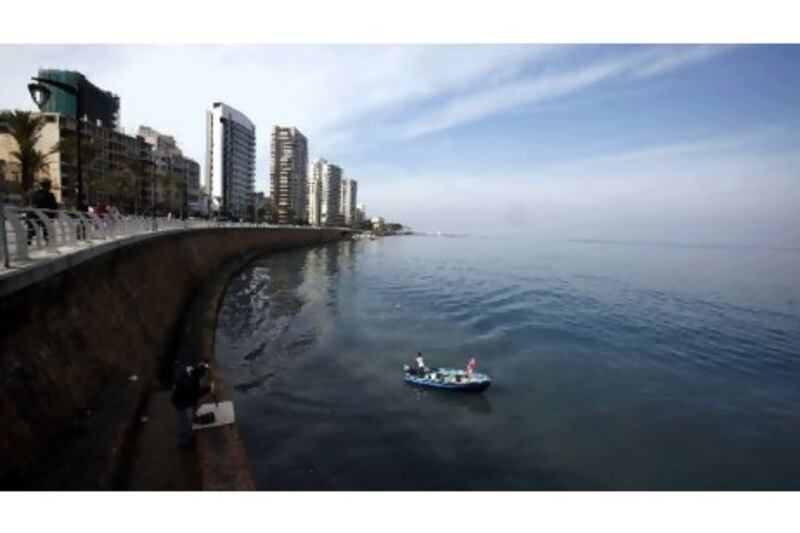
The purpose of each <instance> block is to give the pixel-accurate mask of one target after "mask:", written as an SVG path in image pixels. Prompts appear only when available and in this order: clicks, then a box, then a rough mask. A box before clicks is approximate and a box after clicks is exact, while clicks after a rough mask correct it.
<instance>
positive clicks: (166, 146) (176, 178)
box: [139, 126, 202, 213]
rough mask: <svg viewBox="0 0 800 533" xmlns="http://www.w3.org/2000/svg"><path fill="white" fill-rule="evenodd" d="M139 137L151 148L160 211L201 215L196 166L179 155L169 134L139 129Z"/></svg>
mask: <svg viewBox="0 0 800 533" xmlns="http://www.w3.org/2000/svg"><path fill="white" fill-rule="evenodd" d="M139 136H140V137H142V138H143V139H144V140H145V142H147V144H149V145H150V146H152V147H153V162H154V164H155V172H156V176H158V177H159V178H160V179H159V180H157V182H158V183H157V189H156V190H157V199H158V202H157V203H158V204H159V206H160V207H161V210H162V211H167V212H181V213H184V212H196V213H202V207H201V206H200V165H199V164H198V163H197V161H195V160H194V159H190V158H188V157H186V156H184V155H183V152H182V151H181V149H180V148H179V147H178V144H177V143H176V142H175V138H174V137H172V136H171V135H164V134H162V133H159V132H158V131H156V130H154V129H153V128H150V127H148V126H139Z"/></svg>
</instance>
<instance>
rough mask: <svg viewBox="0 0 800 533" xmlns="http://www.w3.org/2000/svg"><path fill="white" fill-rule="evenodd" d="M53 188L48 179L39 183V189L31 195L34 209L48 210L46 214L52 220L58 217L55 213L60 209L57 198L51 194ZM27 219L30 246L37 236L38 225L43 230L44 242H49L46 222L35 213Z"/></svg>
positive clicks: (29, 214) (30, 214)
mask: <svg viewBox="0 0 800 533" xmlns="http://www.w3.org/2000/svg"><path fill="white" fill-rule="evenodd" d="M51 187H52V182H51V181H50V180H49V179H48V178H44V179H42V180H41V181H40V182H39V188H38V189H37V190H36V191H34V193H33V194H32V195H31V206H32V207H33V208H34V209H47V211H45V214H46V215H47V216H48V217H50V218H54V217H55V216H56V214H55V211H56V210H57V209H58V204H57V203H56V197H55V196H53V193H52V192H50V189H51ZM27 218H28V244H30V243H31V242H32V241H33V238H34V236H35V235H36V225H38V226H40V227H41V228H42V235H43V236H44V240H45V241H47V240H48V238H49V235H48V234H47V226H46V225H45V224H44V222H42V220H41V219H40V218H39V217H38V216H36V214H35V213H28V216H27Z"/></svg>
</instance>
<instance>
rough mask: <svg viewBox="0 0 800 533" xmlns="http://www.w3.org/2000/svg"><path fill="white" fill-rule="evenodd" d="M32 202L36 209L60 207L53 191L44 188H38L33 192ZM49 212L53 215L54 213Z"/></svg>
mask: <svg viewBox="0 0 800 533" xmlns="http://www.w3.org/2000/svg"><path fill="white" fill-rule="evenodd" d="M31 204H32V205H33V207H35V208H36V209H58V204H57V203H56V197H55V196H53V193H51V192H50V191H46V190H44V189H37V190H36V192H34V193H33V196H31ZM48 214H49V215H50V216H52V213H48Z"/></svg>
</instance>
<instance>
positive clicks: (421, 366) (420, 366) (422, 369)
mask: <svg viewBox="0 0 800 533" xmlns="http://www.w3.org/2000/svg"><path fill="white" fill-rule="evenodd" d="M416 362H417V373H418V374H419V375H420V376H424V375H425V374H426V373H427V372H428V368H427V367H426V366H425V359H423V358H422V352H417V361H416Z"/></svg>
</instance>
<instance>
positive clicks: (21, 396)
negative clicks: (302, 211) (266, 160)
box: [0, 228, 346, 488]
mask: <svg viewBox="0 0 800 533" xmlns="http://www.w3.org/2000/svg"><path fill="white" fill-rule="evenodd" d="M345 235H346V233H343V232H342V231H341V230H323V229H264V228H213V229H197V230H189V231H176V232H165V233H160V234H156V235H152V236H146V237H144V238H134V239H128V240H126V241H120V242H114V243H109V244H108V245H106V246H102V247H96V248H94V249H91V250H86V251H83V252H78V253H76V254H72V255H70V256H66V257H63V258H58V259H55V260H53V261H50V262H48V263H46V264H42V265H39V266H37V267H32V268H29V269H26V270H24V271H20V272H19V273H16V274H12V275H7V276H6V277H5V278H2V279H1V280H0V316H2V320H1V321H0V420H2V422H3V424H2V431H0V487H32V488H36V487H42V488H72V487H81V488H110V487H111V486H112V485H113V479H114V477H115V476H116V474H117V471H116V468H117V466H116V465H117V464H118V463H119V460H118V459H119V457H118V456H119V455H120V454H122V453H123V448H124V445H125V442H126V441H127V440H128V439H127V437H129V433H130V427H129V425H126V424H120V423H119V421H120V420H124V419H133V418H134V417H135V416H136V413H137V410H138V409H139V407H140V406H141V403H142V399H143V398H144V396H145V394H146V391H147V388H148V386H149V384H151V383H154V382H155V381H156V380H157V376H158V374H159V372H160V365H161V363H162V362H163V361H165V360H167V359H169V357H167V356H169V355H170V352H171V351H172V350H174V349H175V348H176V347H174V346H171V343H172V342H173V341H174V338H175V331H176V327H178V326H179V325H180V324H181V320H182V318H183V315H184V313H185V312H186V310H187V305H188V302H189V301H190V299H191V297H192V295H193V294H194V293H195V291H196V290H197V289H198V288H199V287H200V286H202V285H203V284H204V283H206V282H207V281H208V280H210V279H212V277H213V276H214V274H215V273H218V272H219V270H220V269H223V268H224V267H226V265H228V267H229V265H230V264H231V263H240V262H242V261H245V260H247V259H248V258H249V257H252V256H253V255H254V254H257V253H263V252H268V251H272V250H279V249H284V248H293V247H300V246H308V245H315V244H321V243H325V242H332V241H336V240H340V239H342V238H343V237H344V236H345ZM173 355H174V354H173ZM74 457H80V461H81V462H82V463H85V464H82V465H75V464H74V462H73V459H74ZM66 463H71V464H66ZM76 476H78V477H77V478H76Z"/></svg>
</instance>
